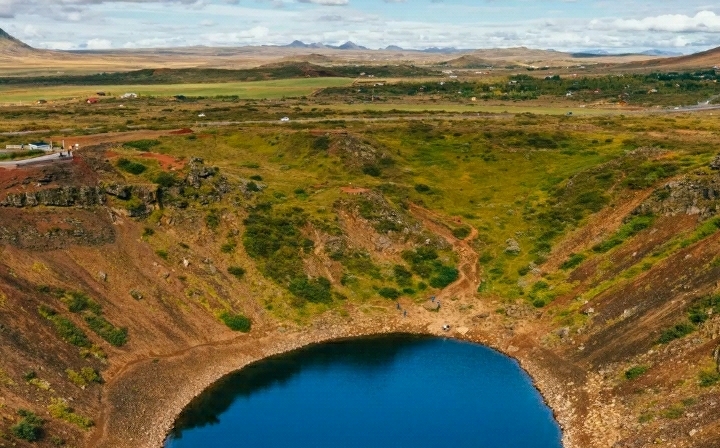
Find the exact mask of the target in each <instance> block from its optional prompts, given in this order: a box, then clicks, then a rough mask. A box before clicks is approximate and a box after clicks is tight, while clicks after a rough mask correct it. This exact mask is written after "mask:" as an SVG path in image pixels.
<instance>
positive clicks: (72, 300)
mask: <svg viewBox="0 0 720 448" xmlns="http://www.w3.org/2000/svg"><path fill="white" fill-rule="evenodd" d="M61 301H62V302H63V303H64V304H65V305H67V307H68V310H69V311H70V312H71V313H79V312H81V311H85V310H90V311H92V312H93V313H96V314H100V313H101V312H102V308H101V307H100V304H99V303H97V302H96V301H94V300H93V299H91V298H90V297H88V295H87V294H85V293H83V292H79V291H71V292H68V293H67V294H65V297H63V298H62V299H61Z"/></svg>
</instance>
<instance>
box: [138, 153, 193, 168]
mask: <svg viewBox="0 0 720 448" xmlns="http://www.w3.org/2000/svg"><path fill="white" fill-rule="evenodd" d="M140 157H143V158H145V159H155V160H157V161H158V162H160V167H161V168H162V169H164V170H171V171H174V170H181V169H183V168H184V167H185V162H184V161H183V160H180V159H176V158H175V157H172V156H169V155H167V154H158V153H156V152H144V153H142V154H140Z"/></svg>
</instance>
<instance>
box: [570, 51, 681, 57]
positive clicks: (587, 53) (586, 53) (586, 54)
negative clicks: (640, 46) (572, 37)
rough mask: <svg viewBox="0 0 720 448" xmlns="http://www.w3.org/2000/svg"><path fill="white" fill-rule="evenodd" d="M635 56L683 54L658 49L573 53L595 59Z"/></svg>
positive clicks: (576, 55) (575, 55)
mask: <svg viewBox="0 0 720 448" xmlns="http://www.w3.org/2000/svg"><path fill="white" fill-rule="evenodd" d="M635 54H642V55H645V56H682V55H683V53H681V52H678V51H666V50H658V49H651V50H645V51H641V52H637V53H632V52H628V53H611V52H609V51H607V50H584V51H580V52H577V53H572V55H573V56H574V57H594V56H629V55H635Z"/></svg>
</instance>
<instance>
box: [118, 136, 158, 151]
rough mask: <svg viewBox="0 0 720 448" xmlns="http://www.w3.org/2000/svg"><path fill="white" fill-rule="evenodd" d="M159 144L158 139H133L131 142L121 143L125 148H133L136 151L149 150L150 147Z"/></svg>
mask: <svg viewBox="0 0 720 448" xmlns="http://www.w3.org/2000/svg"><path fill="white" fill-rule="evenodd" d="M158 145H160V140H149V139H144V140H134V141H131V142H126V143H123V146H125V147H127V148H133V149H136V150H138V151H149V150H150V149H151V148H153V147H155V146H158Z"/></svg>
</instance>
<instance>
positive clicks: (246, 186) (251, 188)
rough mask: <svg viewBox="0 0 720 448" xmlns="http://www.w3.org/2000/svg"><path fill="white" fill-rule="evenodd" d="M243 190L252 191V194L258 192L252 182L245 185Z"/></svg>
mask: <svg viewBox="0 0 720 448" xmlns="http://www.w3.org/2000/svg"><path fill="white" fill-rule="evenodd" d="M245 189H246V190H247V191H253V192H256V191H260V187H258V185H257V184H256V183H255V182H253V181H250V182H248V183H247V184H246V185H245Z"/></svg>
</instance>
